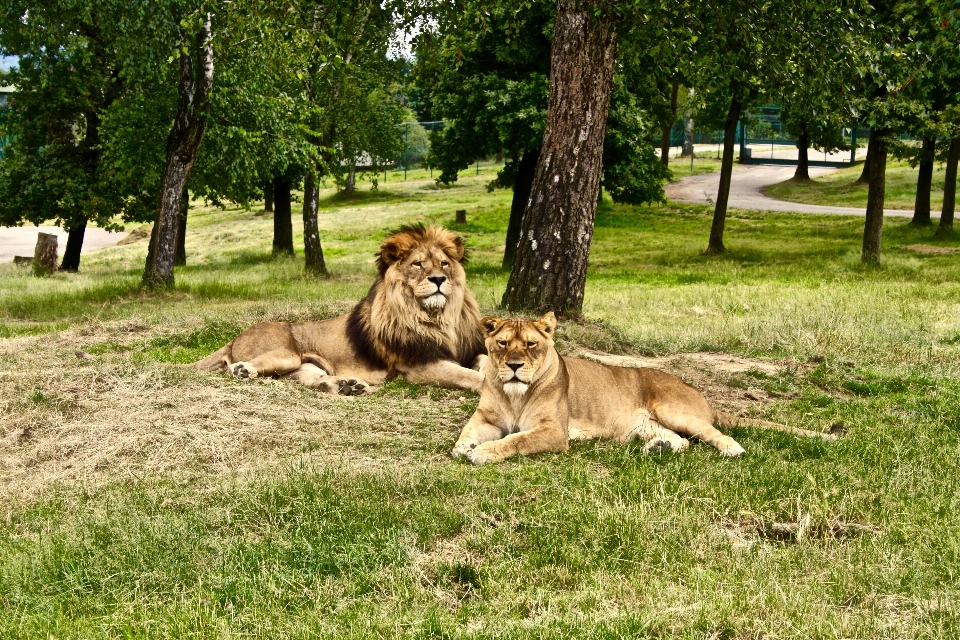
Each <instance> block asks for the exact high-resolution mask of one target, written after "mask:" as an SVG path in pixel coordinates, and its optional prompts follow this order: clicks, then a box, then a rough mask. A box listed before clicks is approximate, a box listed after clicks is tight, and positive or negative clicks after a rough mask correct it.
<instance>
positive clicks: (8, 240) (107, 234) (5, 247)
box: [0, 227, 127, 263]
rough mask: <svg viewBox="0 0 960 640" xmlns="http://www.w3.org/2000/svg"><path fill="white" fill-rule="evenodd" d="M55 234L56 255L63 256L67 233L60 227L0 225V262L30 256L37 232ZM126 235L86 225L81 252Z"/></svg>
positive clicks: (118, 239)
mask: <svg viewBox="0 0 960 640" xmlns="http://www.w3.org/2000/svg"><path fill="white" fill-rule="evenodd" d="M41 231H42V232H43V233H53V234H56V236H57V255H59V256H60V257H61V258H62V257H63V251H64V249H66V248H67V233H66V232H65V231H64V230H63V229H61V228H60V227H0V263H3V262H13V256H31V257H33V250H34V248H36V246H37V234H38V233H39V232H41ZM126 236H127V234H126V233H123V232H117V231H114V232H111V231H105V230H103V229H99V228H97V227H87V230H86V232H85V233H84V234H83V248H82V249H81V250H80V253H81V254H84V253H90V252H91V251H96V250H97V249H102V248H104V247H109V246H112V245H115V244H117V243H118V242H120V241H121V240H123V239H124V238H125V237H126Z"/></svg>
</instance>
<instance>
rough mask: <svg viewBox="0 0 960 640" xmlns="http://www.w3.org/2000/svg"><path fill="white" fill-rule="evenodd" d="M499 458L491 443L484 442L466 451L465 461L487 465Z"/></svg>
mask: <svg viewBox="0 0 960 640" xmlns="http://www.w3.org/2000/svg"><path fill="white" fill-rule="evenodd" d="M500 459H501V457H500V456H498V455H497V454H496V451H495V449H494V447H493V443H491V442H484V443H483V444H480V445H477V446H476V447H474V448H472V449H470V450H469V451H467V460H469V461H470V462H472V463H473V464H487V463H488V462H497V461H498V460H500Z"/></svg>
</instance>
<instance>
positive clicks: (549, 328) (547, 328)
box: [537, 311, 557, 336]
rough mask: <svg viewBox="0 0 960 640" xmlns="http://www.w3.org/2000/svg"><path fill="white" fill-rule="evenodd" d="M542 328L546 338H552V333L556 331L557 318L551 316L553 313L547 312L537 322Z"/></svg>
mask: <svg viewBox="0 0 960 640" xmlns="http://www.w3.org/2000/svg"><path fill="white" fill-rule="evenodd" d="M537 324H539V325H540V326H541V327H542V328H543V332H544V333H545V334H547V335H548V336H553V332H554V331H556V329H557V316H555V315H553V311H547V313H546V314H544V316H543V317H542V318H540V319H539V320H538V321H537Z"/></svg>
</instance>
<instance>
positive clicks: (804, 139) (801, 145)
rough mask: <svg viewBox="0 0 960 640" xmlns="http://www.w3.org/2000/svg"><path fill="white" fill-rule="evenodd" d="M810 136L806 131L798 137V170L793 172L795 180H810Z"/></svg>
mask: <svg viewBox="0 0 960 640" xmlns="http://www.w3.org/2000/svg"><path fill="white" fill-rule="evenodd" d="M809 150H810V136H809V135H807V132H806V131H804V132H803V133H801V134H800V136H799V137H798V138H797V171H796V173H794V174H793V179H794V180H806V181H809V180H810V158H809V154H808V152H809Z"/></svg>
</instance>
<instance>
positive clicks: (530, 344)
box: [527, 342, 537, 349]
mask: <svg viewBox="0 0 960 640" xmlns="http://www.w3.org/2000/svg"><path fill="white" fill-rule="evenodd" d="M535 346H537V343H536V342H528V343H527V347H528V348H530V349H533V348H534V347H535Z"/></svg>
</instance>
